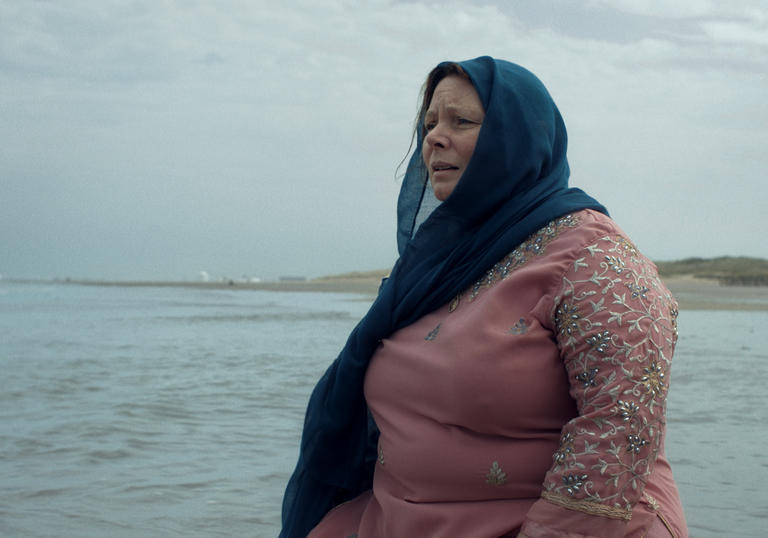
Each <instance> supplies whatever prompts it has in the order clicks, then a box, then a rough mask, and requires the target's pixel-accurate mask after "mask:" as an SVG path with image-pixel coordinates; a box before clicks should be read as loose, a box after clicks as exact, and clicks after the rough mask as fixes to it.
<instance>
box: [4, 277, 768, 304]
mask: <svg viewBox="0 0 768 538" xmlns="http://www.w3.org/2000/svg"><path fill="white" fill-rule="evenodd" d="M662 280H663V281H664V283H665V284H666V285H667V287H668V288H669V289H670V291H671V292H672V293H673V294H674V295H675V297H676V298H677V300H678V303H679V305H680V310H741V311H768V286H726V285H721V284H720V283H719V282H718V281H717V280H714V279H703V278H696V277H693V276H691V275H675V276H671V277H667V278H662ZM9 282H12V281H11V280H9ZM16 282H23V281H19V280H17V281H16ZM54 282H56V283H59V284H71V285H80V286H116V287H173V288H191V289H212V290H260V291H273V292H314V293H350V294H355V295H363V296H365V297H364V298H361V300H371V301H373V299H374V298H375V297H376V293H377V291H378V288H379V284H380V282H381V280H380V279H379V278H378V277H362V278H360V277H357V278H356V277H352V278H344V277H330V278H328V277H326V278H318V279H312V280H300V281H295V280H285V281H264V282H244V281H243V282H241V281H235V280H231V281H219V282H194V281H100V280H55V281H54Z"/></svg>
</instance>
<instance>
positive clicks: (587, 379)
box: [576, 368, 599, 388]
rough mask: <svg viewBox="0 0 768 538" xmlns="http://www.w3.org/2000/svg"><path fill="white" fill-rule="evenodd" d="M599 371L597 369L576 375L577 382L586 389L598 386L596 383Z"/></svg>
mask: <svg viewBox="0 0 768 538" xmlns="http://www.w3.org/2000/svg"><path fill="white" fill-rule="evenodd" d="M598 371H599V370H598V369H597V368H592V369H591V370H590V371H589V372H581V373H580V374H577V375H576V381H578V382H580V383H581V384H582V385H583V386H584V388H586V387H594V386H595V385H597V383H596V382H595V376H596V375H597V372H598Z"/></svg>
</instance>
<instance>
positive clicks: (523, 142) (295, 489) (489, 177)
mask: <svg viewBox="0 0 768 538" xmlns="http://www.w3.org/2000/svg"><path fill="white" fill-rule="evenodd" d="M442 65H444V64H441V66H442ZM459 65H460V66H461V68H462V69H463V70H464V71H465V72H466V74H467V75H468V76H469V78H470V80H471V82H472V84H473V85H474V87H475V89H476V90H477V93H478V95H479V97H480V101H481V102H482V104H483V107H484V109H485V119H484V120H483V124H482V126H481V128H480V133H479V134H478V139H477V143H476V145H475V150H474V153H473V154H472V158H471V160H470V162H469V164H468V165H467V168H466V170H465V171H464V174H463V175H462V177H461V179H460V181H459V183H458V184H457V185H456V187H455V189H454V190H453V192H452V193H451V195H450V196H448V198H446V200H445V201H444V202H443V203H442V204H440V205H439V206H438V207H437V208H436V209H434V211H432V213H431V214H430V215H429V217H428V218H427V219H426V220H425V221H424V222H423V223H422V224H421V225H420V226H419V227H418V229H417V230H416V233H415V234H414V233H413V232H414V227H415V226H416V220H417V219H416V217H417V214H418V212H419V208H420V207H421V205H422V201H423V200H424V193H425V191H426V189H427V188H428V185H427V182H428V179H427V172H426V167H425V166H424V165H423V163H422V159H421V148H422V144H423V132H422V130H421V129H417V136H416V150H415V151H414V154H413V156H412V157H411V159H410V162H409V164H408V168H407V170H406V174H405V178H404V180H403V185H402V188H401V191H400V197H399V199H398V250H399V254H400V257H399V259H398V260H397V262H396V263H395V266H394V267H393V269H392V272H391V273H390V277H389V278H388V279H387V280H386V281H385V282H384V283H383V285H382V287H381V289H380V290H379V295H378V297H377V298H376V300H375V301H374V303H373V305H372V306H371V308H370V310H369V311H368V313H367V314H366V316H365V317H364V318H363V319H362V320H361V321H360V323H359V324H358V325H357V327H355V329H354V330H353V331H352V333H351V334H350V336H349V339H348V340H347V343H346V345H345V346H344V349H343V350H342V351H341V354H340V355H339V357H338V358H337V359H336V360H335V361H334V362H333V363H332V364H331V366H330V367H329V368H328V370H327V371H326V372H325V374H324V375H323V377H322V378H321V379H320V381H319V382H318V384H317V386H316V387H315V389H314V391H313V392H312V396H311V397H310V400H309V405H308V408H307V413H306V417H305V422H304V432H303V435H302V439H301V450H300V454H299V461H298V464H297V466H296V470H295V471H294V473H293V476H292V477H291V479H290V481H289V483H288V487H287V488H286V492H285V497H284V499H283V530H282V532H281V534H280V537H281V538H304V537H305V536H306V535H307V534H308V533H309V531H310V530H311V529H312V528H313V527H314V526H315V525H316V524H317V523H318V522H319V521H320V519H322V517H323V516H324V515H325V514H326V513H327V512H328V510H330V509H331V508H332V507H333V506H335V505H336V504H339V503H341V502H343V501H345V500H348V499H351V498H353V497H355V496H357V495H359V494H360V493H362V492H363V491H365V490H366V489H369V488H370V487H371V484H372V480H373V469H374V463H375V459H376V442H377V438H378V430H377V429H376V425H375V424H374V423H373V421H372V419H371V418H370V413H369V412H368V407H367V405H366V402H365V397H364V395H363V380H364V377H365V371H366V369H367V367H368V362H369V361H370V358H371V355H372V354H373V352H374V351H375V350H376V347H377V346H378V344H379V342H380V341H381V340H382V339H383V338H386V337H388V336H389V335H391V334H392V333H394V332H395V331H397V330H398V329H400V328H402V327H405V326H407V325H409V324H411V323H413V322H414V321H416V320H418V319H419V318H420V317H422V316H423V315H425V314H427V313H429V312H431V311H434V310H436V309H437V308H439V307H441V306H442V305H444V304H445V303H447V302H448V301H450V300H451V299H452V298H453V297H455V296H456V295H457V294H458V293H460V292H461V291H463V290H465V289H466V288H467V287H469V286H470V285H471V284H472V283H473V282H474V281H476V280H477V279H478V278H479V277H480V276H481V275H482V274H483V273H484V272H485V271H487V270H488V269H489V268H490V267H491V266H492V265H493V264H494V263H496V262H497V261H499V260H500V259H501V258H503V257H504V256H505V255H506V254H508V253H509V252H511V251H512V250H513V249H514V248H515V247H516V246H517V245H519V244H520V243H522V242H523V241H524V240H525V239H526V238H527V237H528V236H529V235H531V234H532V233H534V232H535V231H536V230H538V229H540V228H542V227H543V226H545V225H546V224H547V223H548V222H550V221H551V220H553V219H555V218H557V217H559V216H562V215H564V214H567V213H570V212H573V211H577V210H580V209H585V208H591V209H595V210H597V211H601V212H604V213H607V211H606V210H605V208H604V207H603V206H602V205H600V204H599V203H598V202H597V201H595V200H594V199H593V198H591V197H589V196H588V195H586V194H585V193H584V192H582V191H581V190H579V189H573V188H569V187H568V175H569V168H568V161H567V159H566V145H567V137H566V132H565V124H564V123H563V119H562V117H561V116H560V112H559V111H558V110H557V107H556V106H555V103H554V102H553V101H552V98H551V97H550V96H549V93H548V92H547V90H546V88H545V87H544V85H543V84H542V83H541V82H540V81H539V80H538V79H537V78H536V77H535V76H534V75H533V74H532V73H530V72H529V71H527V70H526V69H524V68H522V67H520V66H519V65H515V64H512V63H509V62H505V61H502V60H494V59H493V58H490V57H487V56H484V57H480V58H476V59H474V60H468V61H465V62H460V63H459ZM438 67H440V66H438Z"/></svg>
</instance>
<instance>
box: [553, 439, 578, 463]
mask: <svg viewBox="0 0 768 538" xmlns="http://www.w3.org/2000/svg"><path fill="white" fill-rule="evenodd" d="M571 454H573V435H571V434H570V433H564V434H563V435H562V437H560V448H558V449H557V452H555V454H554V455H553V456H552V459H553V460H555V463H558V464H562V463H564V462H565V460H566V458H567V457H568V456H570V455H571Z"/></svg>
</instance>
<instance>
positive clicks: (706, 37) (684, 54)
mask: <svg viewBox="0 0 768 538" xmlns="http://www.w3.org/2000/svg"><path fill="white" fill-rule="evenodd" d="M665 4H668V3H665ZM680 5H681V6H683V7H684V8H685V9H687V15H686V14H684V13H682V11H683V9H682V8H678V7H668V8H664V9H666V11H664V10H662V11H658V10H661V9H662V8H660V7H659V6H658V5H657V4H652V3H650V2H623V3H613V2H612V3H603V2H592V3H590V4H589V5H586V6H585V5H582V4H574V3H571V2H554V3H552V4H547V6H550V7H548V8H547V9H545V7H546V6H544V5H543V4H542V3H539V2H516V3H508V2H471V3H470V2H452V3H450V2H449V3H448V4H446V3H440V4H437V3H433V2H394V1H386V0H377V1H373V2H365V3H361V2H353V1H351V0H328V1H327V2H323V3H322V4H321V3H317V2H290V3H280V4H278V3H271V2H251V1H245V0H243V1H237V0H230V1H226V2H224V1H223V2H216V3H196V4H190V3H187V2H181V1H178V2H173V1H170V2H162V3H157V2H149V1H144V2H134V3H131V4H124V3H122V2H95V1H87V0H81V1H80V2H77V3H68V4H67V7H66V8H65V7H61V6H60V5H59V4H56V3H10V2H9V3H3V4H0V21H2V22H0V66H2V69H0V109H1V110H2V111H3V118H4V122H3V123H2V125H0V147H2V151H0V170H1V171H2V174H3V176H5V177H7V178H8V179H7V180H6V185H9V186H8V187H6V189H7V193H8V194H7V195H5V196H4V197H3V199H2V200H0V248H3V249H5V251H6V252H8V253H9V254H8V255H5V256H2V258H3V259H4V260H12V262H8V261H6V262H5V263H6V264H9V265H10V264H12V265H10V266H9V267H0V272H3V273H4V274H14V273H18V274H33V275H37V276H46V275H48V276H50V275H52V274H57V275H62V274H72V275H75V276H78V275H91V274H95V273H98V276H116V275H118V274H120V275H122V276H125V277H131V276H133V277H135V276H137V275H138V276H142V275H149V276H150V277H152V276H155V275H157V274H158V273H162V274H163V275H165V276H177V277H178V276H180V275H184V274H191V275H197V272H198V271H199V270H201V269H205V270H207V271H209V272H210V273H211V274H222V273H228V274H230V275H233V274H242V273H244V272H250V273H254V274H257V275H258V276H275V275H277V274H281V273H297V272H304V273H306V274H310V275H312V274H325V273H330V272H335V271H344V270H352V269H358V268H360V269H364V268H376V267H384V266H387V265H389V264H391V263H392V261H393V260H394V255H395V250H394V234H393V231H394V206H395V200H396V196H397V189H398V184H397V182H396V181H395V179H394V176H395V171H396V168H397V165H398V163H399V162H400V161H401V160H402V158H403V157H404V156H405V154H406V152H407V151H408V147H409V141H410V132H411V127H412V121H413V117H414V114H415V112H416V106H417V99H418V92H419V88H420V85H421V83H422V81H423V78H424V77H425V75H426V73H427V72H428V71H429V69H430V68H431V67H432V66H433V65H435V64H436V63H437V62H439V61H441V60H444V59H465V58H471V57H474V56H478V55H481V54H490V55H493V56H496V57H501V58H508V59H510V60H513V61H516V62H518V63H521V64H522V65H525V66H527V67H529V68H531V69H532V70H533V71H534V72H535V73H537V74H538V75H539V76H540V77H541V78H542V80H543V81H544V82H545V84H547V86H548V88H549V89H550V91H551V93H552V95H553V96H554V97H555V99H556V101H557V102H558V104H559V106H560V108H561V110H562V111H563V113H564V116H565V118H566V122H567V125H568V126H569V133H570V135H571V136H570V141H571V144H570V147H571V150H570V153H569V154H570V160H571V162H572V165H573V166H572V168H573V179H574V182H576V183H577V184H579V185H581V186H584V187H585V188H587V189H588V190H590V191H591V192H593V193H594V194H595V195H597V196H598V197H599V198H600V199H601V200H604V201H606V203H607V204H608V205H609V206H610V207H611V209H612V210H613V212H614V213H615V214H616V215H617V217H620V220H619V222H620V223H621V224H623V225H625V227H626V228H627V229H628V231H630V232H631V233H632V234H633V236H636V237H635V239H636V240H638V242H639V243H640V244H641V245H650V248H651V250H653V255H655V256H662V257H666V258H674V257H681V256H685V255H708V254H717V253H745V252H748V250H749V249H750V248H752V249H753V248H754V247H753V246H751V244H753V243H754V241H752V242H750V241H749V240H748V239H746V238H742V236H739V235H738V234H739V230H740V229H743V228H744V227H745V226H747V222H746V218H747V217H746V216H747V215H750V214H755V213H756V211H757V210H759V209H760V207H758V206H759V203H760V202H759V200H760V198H759V197H758V196H755V194H759V193H760V192H761V191H760V190H759V189H761V188H762V189H764V187H761V183H759V182H756V178H757V177H759V175H760V174H761V170H762V169H764V167H765V165H766V164H768V163H766V161H765V157H764V156H763V154H762V149H761V148H760V147H759V144H758V142H757V141H760V140H765V139H766V137H767V136H768V133H766V129H768V127H767V126H768V116H767V113H766V106H765V104H764V97H763V95H762V94H763V93H764V86H765V84H764V65H766V59H767V56H766V55H767V54H768V53H767V52H766V48H765V47H764V46H763V45H762V44H761V43H762V42H761V39H762V38H761V35H763V34H762V33H761V32H763V29H764V27H765V26H764V25H765V13H766V10H765V9H763V8H761V7H760V5H759V4H757V3H749V4H748V8H749V9H747V8H736V7H733V8H731V7H728V8H725V7H723V5H725V3H717V4H713V3H709V2H697V3H685V4H680ZM727 5H728V6H731V5H732V4H727ZM734 5H735V4H734ZM740 5H741V4H740ZM551 6H554V8H552V7H551ZM675 6H677V4H675ZM726 9H727V10H729V11H727V12H724V10H726ZM654 10H657V11H656V12H655V13H656V14H651V12H652V11H654ZM594 20H598V21H599V22H600V25H595V24H593V23H591V22H589V21H594ZM598 26H599V27H598ZM602 27H606V28H608V30H602V29H600V28H602ZM625 30H626V31H625ZM747 30H750V31H751V32H752V33H750V32H749V31H747ZM730 179H736V180H738V181H739V182H740V183H742V184H744V185H746V186H748V187H746V188H745V189H744V190H743V192H739V193H738V194H736V195H734V196H731V195H730V194H726V193H727V189H726V186H727V185H728V184H729V180H730ZM750 190H751V193H752V195H750V194H749V192H750ZM762 192H764V190H763V191H762ZM691 193H695V196H693V195H691ZM730 198H733V202H732V204H731V206H732V207H734V208H738V212H737V213H736V214H735V215H734V218H733V219H729V221H728V222H724V223H721V224H720V225H719V226H718V227H713V225H712V223H711V222H709V221H710V220H711V219H710V217H709V216H710V215H711V214H712V212H713V211H717V210H718V207H719V206H718V203H719V202H720V201H722V200H724V199H730ZM693 199H695V200H696V203H695V204H693V205H688V204H689V202H690V201H691V200H693ZM763 199H765V198H763ZM678 215H683V216H684V217H679V216H678ZM668 222H674V223H676V224H675V226H677V225H680V226H682V227H683V229H681V231H680V233H679V234H676V233H675V232H674V231H673V232H670V230H669V226H670V224H668ZM681 223H682V224H681ZM752 225H754V223H753V224H752ZM710 228H712V229H711V231H710V233H707V234H702V233H701V232H700V229H710ZM694 229H695V231H692V230H694ZM694 236H695V237H696V238H697V240H700V242H699V243H689V242H687V240H688V239H690V238H691V237H694ZM702 237H706V238H707V239H706V244H704V243H702V241H704V239H701V238H702ZM734 238H737V239H734ZM340 244H344V248H341V247H340ZM65 247H66V248H65ZM763 255H768V252H764V253H763ZM125 258H130V259H131V260H132V262H131V265H130V267H127V268H126V264H125V263H123V264H122V265H120V266H118V265H110V264H111V263H112V262H111V260H113V259H119V260H124V259H125ZM110 267H111V269H110ZM106 273H109V274H106Z"/></svg>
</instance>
